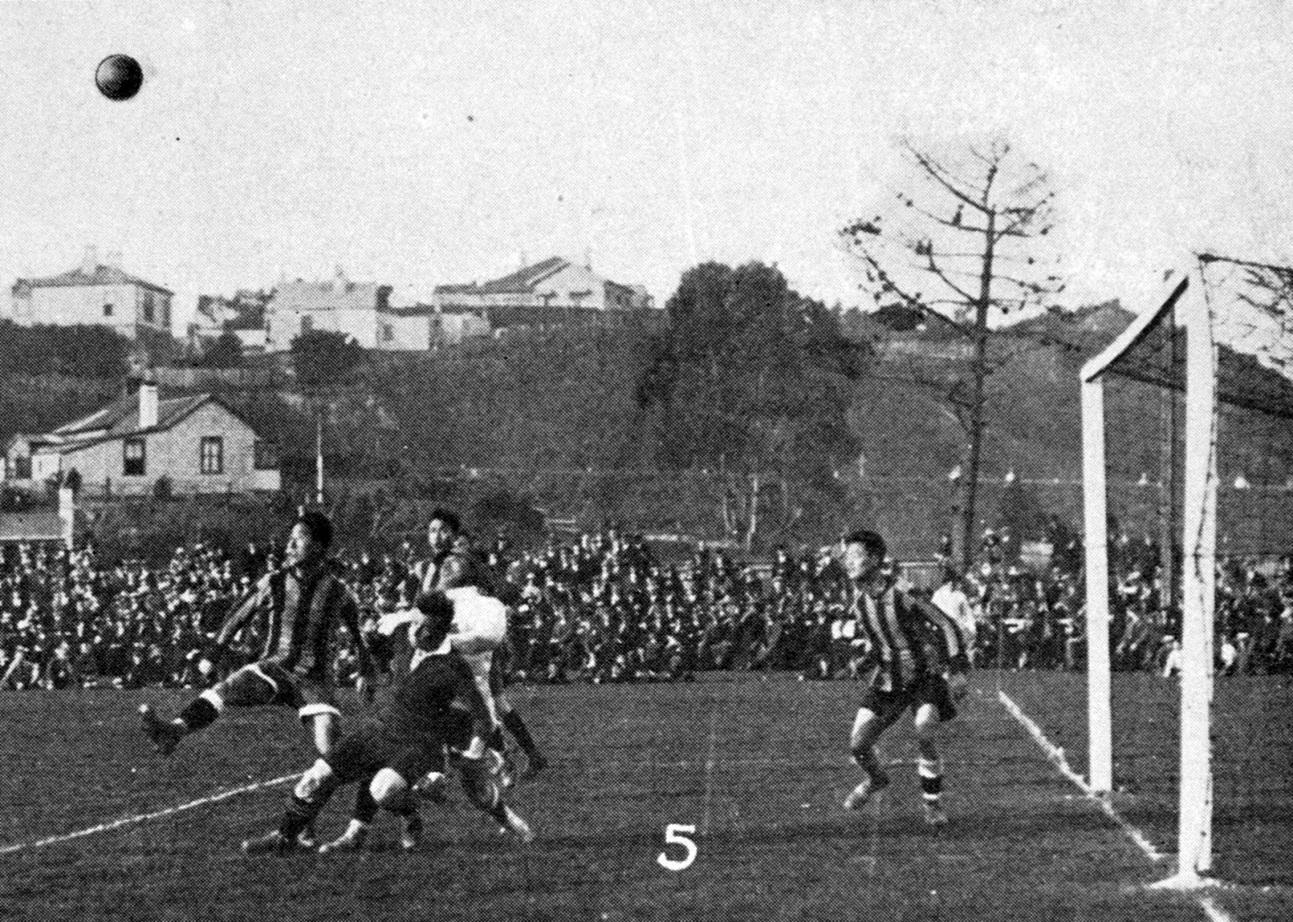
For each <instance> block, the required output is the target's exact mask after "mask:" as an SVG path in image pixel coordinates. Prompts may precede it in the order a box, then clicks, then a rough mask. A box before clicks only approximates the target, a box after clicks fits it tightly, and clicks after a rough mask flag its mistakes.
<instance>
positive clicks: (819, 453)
mask: <svg viewBox="0 0 1293 922" xmlns="http://www.w3.org/2000/svg"><path fill="white" fill-rule="evenodd" d="M665 309H666V312H667V315H668V320H669V325H668V327H667V328H666V329H665V330H664V331H663V332H662V333H660V334H658V335H657V337H656V338H655V340H654V342H653V344H652V357H651V361H650V362H649V363H648V365H647V367H646V368H645V369H644V371H643V373H642V375H641V377H640V378H639V383H638V400H639V403H640V405H641V406H642V407H644V408H646V409H650V410H652V411H653V412H654V413H655V414H656V423H657V426H656V429H657V445H658V450H659V456H660V460H661V461H662V462H663V463H664V464H665V465H666V466H668V467H671V468H673V469H675V470H692V471H699V472H701V473H711V472H712V473H713V474H716V475H717V476H718V477H719V479H720V481H721V483H722V484H723V487H724V498H723V500H722V514H723V519H724V524H725V526H726V527H727V528H728V529H729V531H736V530H737V529H738V525H737V523H738V521H739V522H741V525H740V529H741V530H743V531H744V540H745V543H746V546H747V547H750V546H752V545H753V543H754V541H755V539H756V537H757V536H758V535H759V533H760V531H761V529H762V528H763V523H762V519H763V517H764V514H765V512H770V511H772V510H773V509H775V508H776V506H777V503H776V500H777V499H780V504H779V506H780V513H781V514H780V519H781V524H782V526H783V527H790V526H793V524H794V522H795V521H797V520H798V519H799V518H800V517H801V516H802V515H803V513H804V510H805V504H806V502H808V501H811V500H818V501H820V499H821V497H822V496H823V495H824V494H831V495H836V496H838V494H839V492H840V491H839V489H838V484H837V473H836V472H837V470H838V469H839V467H840V465H841V462H842V461H843V459H849V458H851V457H852V456H853V455H854V454H855V453H856V450H857V443H856V439H855V437H854V436H853V434H852V433H851V432H850V430H849V426H848V422H847V411H848V407H849V404H850V400H851V382H852V381H853V380H856V379H857V378H858V377H860V376H861V374H862V373H863V370H864V363H865V354H864V352H863V351H862V350H860V349H859V348H858V347H857V346H856V345H855V344H854V343H852V342H851V341H849V340H848V339H847V338H845V337H844V335H843V334H842V332H841V330H840V325H839V318H838V317H837V316H836V314H834V313H832V312H831V311H830V310H829V309H827V308H826V306H825V305H824V304H822V303H821V302H819V301H815V300H812V299H809V298H805V297H803V296H801V295H800V294H798V293H797V292H795V291H793V290H792V289H791V288H790V287H789V285H788V284H787V282H786V279H785V277H784V276H783V275H782V274H781V272H780V271H778V270H777V269H776V268H775V267H770V266H765V265H763V264H761V263H757V262H756V263H750V264H748V265H745V266H741V267H739V268H731V267H729V266H726V265H722V264H719V263H705V264H703V265H700V266H696V267H695V268H693V269H689V270H688V271H687V272H686V273H684V274H683V276H682V279H681V281H680V283H679V286H678V290H677V291H676V292H675V293H674V295H673V296H672V297H671V298H670V299H669V301H668V303H667V305H666V308H665Z"/></svg>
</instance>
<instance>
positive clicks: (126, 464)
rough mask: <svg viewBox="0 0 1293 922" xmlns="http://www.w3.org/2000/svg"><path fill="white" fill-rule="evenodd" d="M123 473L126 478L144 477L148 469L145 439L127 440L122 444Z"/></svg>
mask: <svg viewBox="0 0 1293 922" xmlns="http://www.w3.org/2000/svg"><path fill="white" fill-rule="evenodd" d="M121 452H122V454H121V473H122V474H124V475H125V476H126V477H142V476H144V470H145V468H146V466H147V465H146V459H145V449H144V440H143V439H126V440H125V441H124V442H123V443H122V444H121Z"/></svg>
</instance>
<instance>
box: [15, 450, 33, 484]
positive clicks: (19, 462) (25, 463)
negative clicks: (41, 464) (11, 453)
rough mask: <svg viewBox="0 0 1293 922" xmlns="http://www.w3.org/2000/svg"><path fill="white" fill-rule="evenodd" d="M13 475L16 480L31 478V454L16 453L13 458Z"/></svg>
mask: <svg viewBox="0 0 1293 922" xmlns="http://www.w3.org/2000/svg"><path fill="white" fill-rule="evenodd" d="M13 476H14V479H16V480H31V455H18V456H16V457H15V458H14V459H13Z"/></svg>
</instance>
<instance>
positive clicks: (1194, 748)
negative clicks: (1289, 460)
mask: <svg viewBox="0 0 1293 922" xmlns="http://www.w3.org/2000/svg"><path fill="white" fill-rule="evenodd" d="M1173 310H1175V312H1176V321H1177V322H1178V323H1179V324H1180V325H1181V326H1183V327H1184V329H1185V335H1186V355H1185V479H1184V484H1183V487H1184V489H1183V494H1184V511H1183V515H1182V519H1183V530H1184V533H1183V535H1182V539H1183V540H1182V543H1181V547H1182V549H1183V552H1184V553H1183V559H1184V564H1185V565H1184V570H1185V572H1184V574H1183V575H1182V581H1181V586H1182V596H1181V598H1182V625H1181V654H1182V660H1181V761H1180V766H1181V784H1180V798H1179V800H1180V805H1179V829H1178V842H1177V872H1176V875H1175V877H1173V878H1171V879H1170V880H1169V881H1166V882H1165V883H1168V884H1174V885H1181V886H1194V885H1198V884H1200V883H1202V882H1203V880H1204V878H1205V876H1206V875H1207V874H1208V872H1209V871H1211V869H1212V743H1211V724H1212V695H1213V671H1214V670H1213V624H1214V620H1215V607H1216V546H1217V450H1216V431H1217V430H1216V418H1217V346H1216V341H1215V338H1214V336H1213V330H1212V325H1211V319H1210V315H1209V310H1208V304H1207V301H1206V298H1205V294H1204V287H1203V279H1202V276H1201V274H1200V272H1199V270H1198V269H1197V268H1193V269H1192V270H1191V271H1188V272H1185V273H1180V272H1177V273H1173V274H1172V275H1171V277H1170V279H1169V281H1168V284H1167V290H1166V292H1165V293H1164V295H1163V296H1162V297H1161V298H1160V300H1159V304H1158V306H1157V307H1156V308H1155V309H1154V310H1151V311H1147V312H1145V313H1144V314H1142V315H1141V316H1140V317H1139V318H1137V320H1136V321H1135V322H1133V323H1132V324H1131V326H1129V327H1128V328H1127V329H1126V330H1124V331H1123V333H1122V334H1121V335H1120V336H1119V337H1118V338H1117V339H1115V340H1114V341H1113V342H1112V343H1111V344H1110V345H1109V346H1108V347H1107V348H1106V349H1105V350H1104V351H1103V352H1101V353H1100V354H1099V355H1097V356H1096V357H1094V358H1093V359H1091V360H1090V361H1089V362H1087V363H1086V364H1085V365H1084V366H1083V367H1082V372H1081V375H1082V484H1083V489H1082V504H1083V517H1084V526H1085V527H1084V535H1085V541H1084V545H1085V547H1084V549H1085V559H1086V625H1087V704H1088V709H1089V733H1090V736H1089V743H1090V761H1089V763H1088V766H1089V777H1088V784H1089V786H1090V787H1091V789H1092V791H1094V792H1096V793H1102V794H1108V793H1110V792H1112V790H1113V698H1112V677H1111V670H1110V658H1109V535H1108V518H1107V494H1106V486H1107V483H1106V481H1107V477H1106V467H1105V420H1104V381H1105V372H1106V371H1108V370H1109V367H1110V366H1111V365H1112V364H1113V363H1114V362H1115V361H1116V360H1117V359H1118V358H1119V357H1121V356H1123V355H1124V354H1126V353H1127V352H1128V351H1130V350H1131V349H1132V348H1134V347H1135V346H1136V344H1137V343H1139V342H1140V341H1141V340H1142V339H1143V338H1144V337H1145V336H1146V334H1147V333H1148V332H1149V331H1150V330H1151V329H1152V328H1153V326H1154V325H1155V324H1156V323H1158V322H1169V323H1170V322H1172V319H1171V318H1170V317H1167V316H1165V315H1168V314H1169V313H1170V312H1171V311H1173Z"/></svg>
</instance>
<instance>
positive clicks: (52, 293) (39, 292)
mask: <svg viewBox="0 0 1293 922" xmlns="http://www.w3.org/2000/svg"><path fill="white" fill-rule="evenodd" d="M120 262H121V254H119V253H109V254H108V256H107V258H106V261H105V262H103V263H101V262H99V259H98V254H97V252H96V250H95V248H94V247H87V248H86V251H85V258H84V259H83V260H82V262H81V265H80V266H78V267H76V268H75V269H70V270H68V271H67V272H64V273H61V274H60V275H54V276H49V277H47V278H30V279H21V278H20V279H18V280H17V281H15V282H14V284H13V289H12V292H11V294H12V297H11V299H10V303H9V309H8V312H7V318H8V319H10V320H13V321H14V322H15V323H18V324H21V325H23V326H33V325H35V324H49V325H55V326H73V325H78V324H80V325H91V326H106V327H111V328H112V329H114V330H116V331H117V332H118V333H120V334H121V335H123V336H125V337H127V338H129V339H132V340H136V341H140V342H142V343H143V344H144V345H145V346H147V347H149V348H150V349H156V348H158V347H162V346H164V347H166V348H170V347H171V346H173V340H172V339H171V299H172V297H173V296H174V295H173V293H172V292H171V291H170V290H169V289H166V288H163V287H162V286H161V285H156V284H154V283H152V282H148V281H145V280H143V279H141V278H137V277H136V276H133V275H129V274H127V273H126V272H124V271H122V269H121V265H120ZM0 316H5V315H0Z"/></svg>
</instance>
